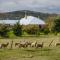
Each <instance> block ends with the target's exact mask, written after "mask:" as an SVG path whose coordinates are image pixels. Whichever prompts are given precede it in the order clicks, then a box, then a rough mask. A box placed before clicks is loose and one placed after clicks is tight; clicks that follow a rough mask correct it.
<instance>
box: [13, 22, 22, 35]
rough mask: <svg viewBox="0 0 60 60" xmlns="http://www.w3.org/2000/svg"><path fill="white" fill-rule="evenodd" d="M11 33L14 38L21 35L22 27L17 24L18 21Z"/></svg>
mask: <svg viewBox="0 0 60 60" xmlns="http://www.w3.org/2000/svg"><path fill="white" fill-rule="evenodd" d="M13 33H14V34H15V35H16V36H21V35H22V26H21V25H20V24H19V21H18V22H17V23H16V24H15V25H14V27H13Z"/></svg>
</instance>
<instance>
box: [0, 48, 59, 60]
mask: <svg viewBox="0 0 60 60" xmlns="http://www.w3.org/2000/svg"><path fill="white" fill-rule="evenodd" d="M0 60H60V48H58V49H57V48H42V49H40V48H39V49H36V48H25V49H23V48H22V49H13V50H10V49H0Z"/></svg>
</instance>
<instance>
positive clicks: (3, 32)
mask: <svg viewBox="0 0 60 60" xmlns="http://www.w3.org/2000/svg"><path fill="white" fill-rule="evenodd" d="M9 31H10V30H9V27H8V26H7V25H2V26H1V27H0V35H1V36H2V37H8V34H7V33H8V32H9Z"/></svg>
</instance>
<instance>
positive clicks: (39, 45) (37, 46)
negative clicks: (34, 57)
mask: <svg viewBox="0 0 60 60" xmlns="http://www.w3.org/2000/svg"><path fill="white" fill-rule="evenodd" d="M43 44H44V43H43V42H42V44H40V43H37V45H36V48H39V47H41V48H42V47H43Z"/></svg>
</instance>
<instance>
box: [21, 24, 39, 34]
mask: <svg viewBox="0 0 60 60" xmlns="http://www.w3.org/2000/svg"><path fill="white" fill-rule="evenodd" d="M22 30H23V32H27V33H28V34H39V26H38V25H26V26H23V27H22Z"/></svg>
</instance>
